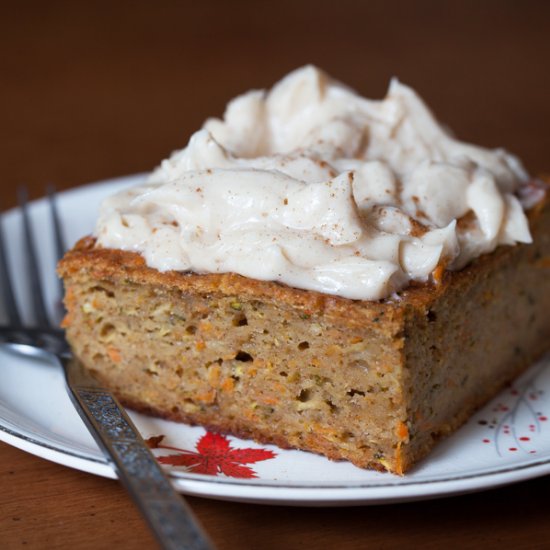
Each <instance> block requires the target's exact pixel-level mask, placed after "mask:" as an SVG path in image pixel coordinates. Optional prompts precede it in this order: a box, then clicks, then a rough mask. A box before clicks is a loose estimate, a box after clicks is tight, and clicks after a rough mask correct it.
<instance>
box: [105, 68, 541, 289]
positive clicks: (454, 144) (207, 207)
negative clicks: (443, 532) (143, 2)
mask: <svg viewBox="0 0 550 550" xmlns="http://www.w3.org/2000/svg"><path fill="white" fill-rule="evenodd" d="M527 177H528V176H527V174H526V172H525V171H524V169H523V168H522V166H521V164H520V162H519V161H518V160H517V159H516V158H515V157H513V156H511V155H509V154H508V153H506V152H505V151H503V150H502V149H497V150H489V149H484V148H481V147H476V146H474V145H468V144H465V143H461V142H459V141H457V140H455V139H453V138H452V137H451V136H450V135H449V134H448V133H446V132H445V130H444V129H443V128H441V126H439V125H438V123H437V122H436V120H435V119H434V117H433V115H432V114H431V112H430V111H429V110H428V108H427V107H426V105H425V104H424V103H423V102H422V100H421V99H420V98H419V97H418V96H417V95H416V94H415V92H414V91H413V90H411V89H410V88H408V87H407V86H404V85H402V84H400V83H399V82H398V81H397V80H393V81H392V82H391V84H390V88H389V91H388V94H387V96H386V98H385V99H383V100H378V101H374V100H367V99H364V98H361V97H360V96H358V95H357V94H356V93H354V92H353V91H352V90H350V89H348V88H346V87H345V86H343V85H342V84H340V83H338V82H335V81H333V80H330V79H329V78H328V77H327V76H326V75H325V74H324V73H322V72H321V71H319V70H318V69H316V68H314V67H310V66H308V67H304V68H302V69H298V70H297V71H294V72H293V73H291V74H289V75H288V76H287V77H285V78H284V79H283V80H282V81H281V82H279V83H278V84H277V85H276V86H275V87H274V88H273V89H272V90H271V91H270V92H269V93H266V92H265V91H251V92H249V93H247V94H244V95H242V96H240V97H237V98H236V99H234V100H233V101H231V102H230V103H229V105H228V107H227V110H226V112H225V115H224V119H223V120H220V119H210V120H208V121H207V122H206V123H205V124H204V127H203V129H202V130H199V131H198V132H196V133H195V134H194V135H193V136H192V137H191V140H190V141H189V144H188V145H187V147H186V148H185V149H182V150H181V151H177V152H175V153H174V154H173V155H172V156H171V157H170V158H169V159H167V160H164V161H163V162H162V164H161V165H160V167H159V168H158V169H157V170H156V171H155V172H154V173H153V174H152V175H151V177H150V179H149V181H148V182H147V183H146V184H145V185H143V186H141V187H137V188H133V189H131V190H128V191H123V192H121V193H119V194H117V195H115V196H113V197H111V198H109V199H107V200H106V201H105V202H104V204H103V206H102V210H101V215H100V218H99V222H98V225H97V230H96V235H97V237H98V244H99V245H100V246H103V247H110V248H121V249H125V250H133V251H136V252H139V253H141V254H142V255H143V256H144V258H145V260H146V262H147V264H148V265H149V266H151V267H154V268H156V269H159V270H161V271H165V270H192V271H195V272H198V273H224V272H235V273H240V274H241V275H244V276H247V277H251V278H255V279H262V280H270V281H280V282H282V283H286V284H288V285H291V286H294V287H298V288H304V289H311V290H318V291H320V292H325V293H329V294H337V295H340V296H344V297H347V298H354V299H365V300H378V299H381V298H384V297H387V296H389V295H390V294H392V293H393V292H395V291H398V290H399V289H402V288H403V287H405V286H406V285H407V284H408V283H409V281H411V280H414V281H426V280H427V279H428V277H429V276H430V274H431V273H432V271H433V270H434V269H435V268H436V267H437V266H438V265H440V264H443V265H444V266H446V268H448V269H459V268H461V267H463V266H464V265H466V264H467V263H468V262H470V261H471V260H472V259H473V258H476V257H477V256H479V255H480V254H483V253H486V252H490V251H492V250H494V249H495V247H497V246H498V245H499V244H514V243H516V242H530V240H531V236H530V233H529V227H528V224H527V220H526V217H525V214H524V210H523V208H522V206H521V204H520V202H519V201H518V199H517V198H516V196H515V194H517V193H520V194H521V189H522V188H523V187H524V186H525V185H526V182H527Z"/></svg>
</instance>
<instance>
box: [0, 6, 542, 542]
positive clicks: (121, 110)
mask: <svg viewBox="0 0 550 550" xmlns="http://www.w3.org/2000/svg"><path fill="white" fill-rule="evenodd" d="M17 4H20V5H17ZM152 6H153V3H149V2H141V1H132V2H130V1H118V2H116V3H115V2H89V3H82V2H74V1H73V2H55V1H54V2H25V3H11V4H10V6H9V7H6V6H3V8H2V16H1V19H0V51H2V56H1V58H0V70H1V73H0V75H1V85H0V99H1V101H0V113H1V114H0V128H1V131H0V140H1V141H0V151H1V159H2V171H3V174H4V175H3V176H2V183H1V185H0V204H1V207H2V209H4V208H7V207H10V206H13V205H14V204H15V197H14V193H15V192H14V189H15V186H16V185H17V184H20V183H26V184H28V185H29V187H30V189H31V193H32V195H33V197H38V196H39V195H41V194H42V193H43V188H44V185H45V184H46V183H48V182H55V184H56V185H57V187H58V188H59V189H66V188H70V187H74V186H78V185H81V184H84V183H86V182H92V181H97V180H99V179H102V178H108V177H112V176H118V175H124V174H129V173H135V172H140V171H145V170H149V169H151V168H152V167H153V166H155V164H156V163H157V162H158V161H159V160H160V159H161V158H163V157H164V156H166V155H167V153H168V152H169V151H171V150H172V149H174V148H179V147H182V146H183V145H184V144H185V143H186V141H187V139H188V137H189V135H190V133H191V132H192V131H193V130H195V129H197V128H198V127H199V125H200V124H201V122H202V121H203V120H204V119H205V118H206V117H207V116H209V115H213V114H218V115H219V114H221V113H222V111H223V106H224V104H225V102H226V100H227V99H229V98H231V97H233V96H234V95H235V94H237V93H239V92H242V91H244V90H247V89H250V88H252V87H256V88H258V87H267V86H269V85H271V84H272V83H274V82H275V81H276V80H277V79H279V78H280V77H281V76H283V75H284V74H286V72H288V71H289V70H291V69H293V68H295V67H298V66H300V65H302V64H305V63H309V62H311V63H315V64H317V65H319V66H321V67H323V68H325V70H327V71H328V72H329V73H330V74H332V75H334V76H335V77H337V78H339V79H340V80H342V81H344V82H346V83H348V84H350V85H352V86H353V87H355V88H356V89H358V90H359V91H360V92H362V93H363V94H365V95H368V96H371V97H382V96H383V94H384V92H385V89H386V86H387V84H388V80H389V78H390V77H391V76H392V75H397V76H399V78H400V79H401V80H402V81H403V82H405V83H409V84H411V85H412V86H414V87H415V88H416V89H417V90H418V91H419V92H420V93H421V94H422V95H423V96H424V97H425V98H426V100H427V101H428V103H429V104H430V105H431V106H432V108H433V109H434V110H435V112H436V113H437V115H438V116H439V118H440V119H441V120H442V121H444V122H445V123H447V124H448V125H449V126H450V127H451V128H453V129H454V131H455V133H456V134H457V135H458V136H459V137H461V138H463V139H465V140H471V141H474V142H477V143H480V144H484V145H487V146H504V147H506V148H508V149H509V150H511V151H513V152H514V153H516V154H518V155H519V156H520V157H521V158H522V159H523V160H524V162H525V164H526V166H527V167H528V169H529V170H530V171H531V172H532V173H539V172H541V171H544V170H547V171H550V158H549V151H550V137H549V136H550V134H549V132H548V125H549V122H550V101H549V100H550V93H549V92H550V71H549V68H550V67H549V66H550V40H549V34H548V29H549V28H550V26H549V24H548V23H549V21H550V7H549V6H550V4H549V3H547V2H546V3H545V2H534V1H532V2H514V1H510V2H505V1H490V0H486V1H484V2H474V1H463V2H436V1H433V2H432V1H426V0H422V1H416V2H403V1H393V2H378V1H377V2H368V3H367V2H365V3H361V2H353V1H349V0H340V1H339V2H327V1H323V0H318V1H316V2H305V1H302V2H297V1H294V2H291V1H287V0H280V1H278V2H252V1H238V0H234V1H233V2H231V3H229V2H227V3H222V2H219V3H214V2H209V1H203V2H189V3H185V2H173V3H172V2H156V3H155V4H154V8H153V7H152ZM0 383H1V375H0ZM549 495H550V477H548V476H546V477H543V478H540V479H535V480H531V481H528V482H524V483H520V484H517V485H513V486H509V487H505V488H500V489H495V490H491V491H487V492H484V493H479V494H472V495H467V496H461V497H454V498H444V499H440V500H435V501H427V502H417V503H410V504H397V505H391V506H370V507H353V508H324V509H315V508H291V507H273V506H254V505H246V504H235V503H231V502H217V501H212V500H207V499H202V498H189V501H190V503H191V506H192V507H193V509H194V510H195V512H196V514H197V515H198V517H199V518H200V520H201V521H202V522H203V524H204V526H205V527H206V529H207V530H208V532H209V533H210V534H211V536H212V538H213V540H214V541H215V543H216V544H217V545H218V547H219V548H220V549H235V548H245V549H247V548H250V549H256V548H258V549H265V550H269V549H279V548H281V549H294V548H296V549H298V548H300V549H301V548H308V547H309V548H315V549H316V550H320V549H332V548H338V549H357V548H380V549H382V548H383V549H386V550H389V549H394V548H416V547H422V548H443V547H448V548H479V547H488V546H492V547H495V548H499V550H500V549H504V548H525V549H532V548H549V547H550V521H548V512H549V510H550V506H549V502H550V497H549ZM69 547H71V548H92V547H93V548H108V547H109V548H110V547H116V548H117V549H124V548H138V547H139V548H142V547H143V548H148V547H152V548H154V547H155V543H154V541H153V539H152V537H151V535H150V534H149V532H148V530H147V528H146V527H145V525H144V523H143V521H142V520H141V518H140V516H139V514H138V513H137V512H136V510H135V508H134V506H133V504H132V503H131V502H130V500H129V499H128V497H127V496H126V494H125V493H124V491H123V490H122V489H121V488H120V487H119V485H118V483H117V482H115V481H110V480H106V479H102V478H99V477H94V476H92V475H88V474H84V473H81V472H77V471H75V470H71V469H69V468H65V467H62V466H58V465H56V464H53V463H49V462H46V461H44V460H42V459H39V458H36V457H34V456H31V455H29V454H26V453H23V452H21V451H19V450H17V449H14V448H12V447H9V446H8V445H5V444H0V548H2V549H4V548H69Z"/></svg>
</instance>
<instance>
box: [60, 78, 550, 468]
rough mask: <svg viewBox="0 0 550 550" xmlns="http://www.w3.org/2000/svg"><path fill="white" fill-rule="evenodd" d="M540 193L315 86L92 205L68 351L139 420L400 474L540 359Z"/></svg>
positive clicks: (406, 115)
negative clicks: (92, 226) (148, 416)
mask: <svg viewBox="0 0 550 550" xmlns="http://www.w3.org/2000/svg"><path fill="white" fill-rule="evenodd" d="M545 193H546V185H545V184H544V183H542V182H535V181H533V180H530V179H529V178H528V177H527V174H526V173H525V171H524V170H523V168H522V167H521V164H520V163H519V161H518V160H517V159H516V158H515V157H512V156H511V155H509V154H507V153H505V152H504V151H502V150H496V151H490V150H487V149H482V148H479V147H475V146H472V145H467V144H463V143H460V142H458V141H456V140H454V139H452V138H451V137H449V136H448V135H447V134H446V133H445V132H444V131H443V130H442V129H441V128H440V127H439V126H438V125H437V123H436V121H435V119H433V117H432V115H431V113H430V112H429V111H428V109H427V108H426V107H425V105H424V104H423V103H422V102H421V100H420V99H419V98H418V96H416V94H414V92H413V91H412V90H410V89H409V88H406V87H404V86H402V85H400V84H399V83H397V82H394V83H392V86H391V87H390V91H389V94H388V96H387V97H386V99H384V100H382V101H369V100H365V99H363V98H360V97H358V96H357V95H356V94H355V93H354V92H352V91H350V90H349V89H347V88H345V87H344V86H342V85H340V84H338V83H335V82H333V81H331V80H329V79H328V78H327V77H325V76H324V75H323V74H322V73H320V72H319V71H318V70H316V69H314V68H312V67H306V68H304V69H301V70H299V71H296V72H295V73H292V74H291V75H289V76H288V77H286V79H284V80H283V81H282V82H281V83H279V84H278V85H277V86H276V87H275V88H274V89H273V90H272V91H271V92H270V93H269V94H266V93H265V92H251V93H249V94H246V95H245V96H242V97H240V98H237V99H236V100H233V101H232V102H231V103H230V105H229V107H228V110H227V112H226V115H225V119H224V120H223V121H221V120H215V119H213V120H210V121H207V123H206V124H205V128H204V129H203V130H201V131H199V132H198V133H197V134H195V135H194V136H193V137H192V139H191V141H190V143H189V145H188V147H187V148H186V149H184V150H182V151H179V152H177V153H175V154H174V155H173V156H172V157H171V158H170V159H168V160H166V161H164V162H163V164H162V165H161V167H160V168H159V169H158V170H157V171H156V172H154V173H153V174H152V176H151V178H150V180H149V181H148V182H147V183H146V184H144V185H143V186H141V187H138V188H134V189H132V190H129V191H125V192H122V193H120V194H118V195H117V196H115V197H113V198H110V199H109V200H107V201H106V202H105V203H104V206H103V208H102V212H101V215H100V220H99V222H98V227H97V230H96V235H95V236H93V237H88V238H85V239H83V240H81V241H80V242H79V243H78V244H77V245H76V246H75V247H74V249H73V250H72V251H70V252H69V253H68V254H67V255H66V257H65V258H64V259H63V260H62V262H61V263H60V266H59V272H60V274H61V276H62V277H63V279H64V281H65V285H66V291H67V292H66V305H67V309H68V315H67V318H66V320H65V326H66V329H67V337H68V339H69V342H70V343H71V345H72V347H73V349H74V352H75V354H76V355H77V356H78V357H80V359H81V360H82V361H83V363H84V364H85V365H86V366H87V368H89V369H90V370H92V371H93V372H94V373H95V374H96V376H97V377H98V378H99V379H100V380H101V381H102V382H103V383H104V384H106V385H108V386H110V387H111V388H112V389H113V390H114V391H115V392H116V393H117V395H118V396H119V397H120V399H121V400H122V401H123V402H124V403H126V404H127V405H129V406H131V407H133V408H136V409H138V410H141V411H147V412H151V413H152V414H156V415H159V416H163V417H167V418H171V419H175V420H181V421H184V422H189V423H194V424H201V425H204V426H208V427H209V428H210V429H214V430H218V431H224V432H229V433H232V434H235V435H239V436H241V437H251V438H254V439H256V440H259V441H263V442H272V443H275V444H277V445H279V446H281V447H295V448H299V449H303V450H308V451H313V452H318V453H322V454H324V455H326V456H328V457H329V458H332V459H347V460H350V461H352V462H353V463H354V464H356V465H358V466H361V467H366V468H375V469H379V470H388V471H391V472H394V473H398V474H401V473H403V472H404V471H406V470H407V469H408V468H410V467H411V466H412V465H413V464H414V463H415V462H416V461H417V460H418V459H420V458H422V457H423V456H425V455H426V454H427V453H428V452H429V450H430V449H431V448H432V447H433V445H434V443H435V441H436V440H437V439H438V438H439V437H441V436H442V435H446V434H448V433H450V432H451V431H453V430H455V429H456V428H457V427H458V426H460V425H461V424H462V423H463V422H464V421H465V420H466V419H467V418H468V417H469V416H470V415H471V414H472V412H473V411H474V410H475V409H476V408H478V407H480V406H481V405H482V404H483V403H485V402H486V401H487V400H488V399H490V398H491V397H492V396H493V395H495V393H496V392H498V390H499V389H500V388H502V387H503V385H505V384H506V383H508V382H509V381H510V380H512V379H513V378H514V377H515V376H516V375H517V374H518V373H520V372H521V371H522V370H524V369H525V368H526V367H527V366H528V365H529V364H530V363H531V362H532V361H534V360H535V359H536V358H537V357H539V356H540V355H541V354H542V353H543V352H544V351H545V349H547V348H548V347H549V343H550V324H549V323H548V321H547V317H546V312H547V311H548V310H549V308H550V207H548V206H547V205H546V202H545V199H544V196H545Z"/></svg>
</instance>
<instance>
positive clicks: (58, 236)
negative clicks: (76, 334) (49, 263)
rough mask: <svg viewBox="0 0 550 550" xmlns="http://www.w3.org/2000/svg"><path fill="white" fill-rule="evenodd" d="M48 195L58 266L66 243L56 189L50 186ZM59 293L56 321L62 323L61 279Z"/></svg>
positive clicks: (58, 280)
mask: <svg viewBox="0 0 550 550" xmlns="http://www.w3.org/2000/svg"><path fill="white" fill-rule="evenodd" d="M46 193H47V195H48V204H49V205H50V218H51V220H52V225H53V231H54V245H55V259H56V264H57V263H58V262H59V260H61V258H62V257H63V254H65V242H64V239H63V233H62V231H61V220H60V218H59V211H58V209H57V201H56V194H55V187H54V186H53V185H48V186H47V188H46ZM57 292H58V295H57V297H56V315H57V319H56V321H60V320H61V319H63V317H64V316H65V313H66V310H65V306H64V305H63V282H62V281H61V279H59V278H58V279H57Z"/></svg>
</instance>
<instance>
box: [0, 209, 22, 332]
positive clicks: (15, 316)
mask: <svg viewBox="0 0 550 550" xmlns="http://www.w3.org/2000/svg"><path fill="white" fill-rule="evenodd" d="M2 222H3V219H2V217H1V216H0V286H1V292H2V298H3V300H4V307H5V308H6V313H7V314H8V321H9V323H10V324H12V325H15V326H21V316H20V315H19V310H18V309H17V304H16V302H15V293H14V291H13V284H12V281H11V275H10V271H9V268H8V257H7V256H8V254H7V250H6V245H5V243H6V239H5V237H4V230H3V225H2Z"/></svg>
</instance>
